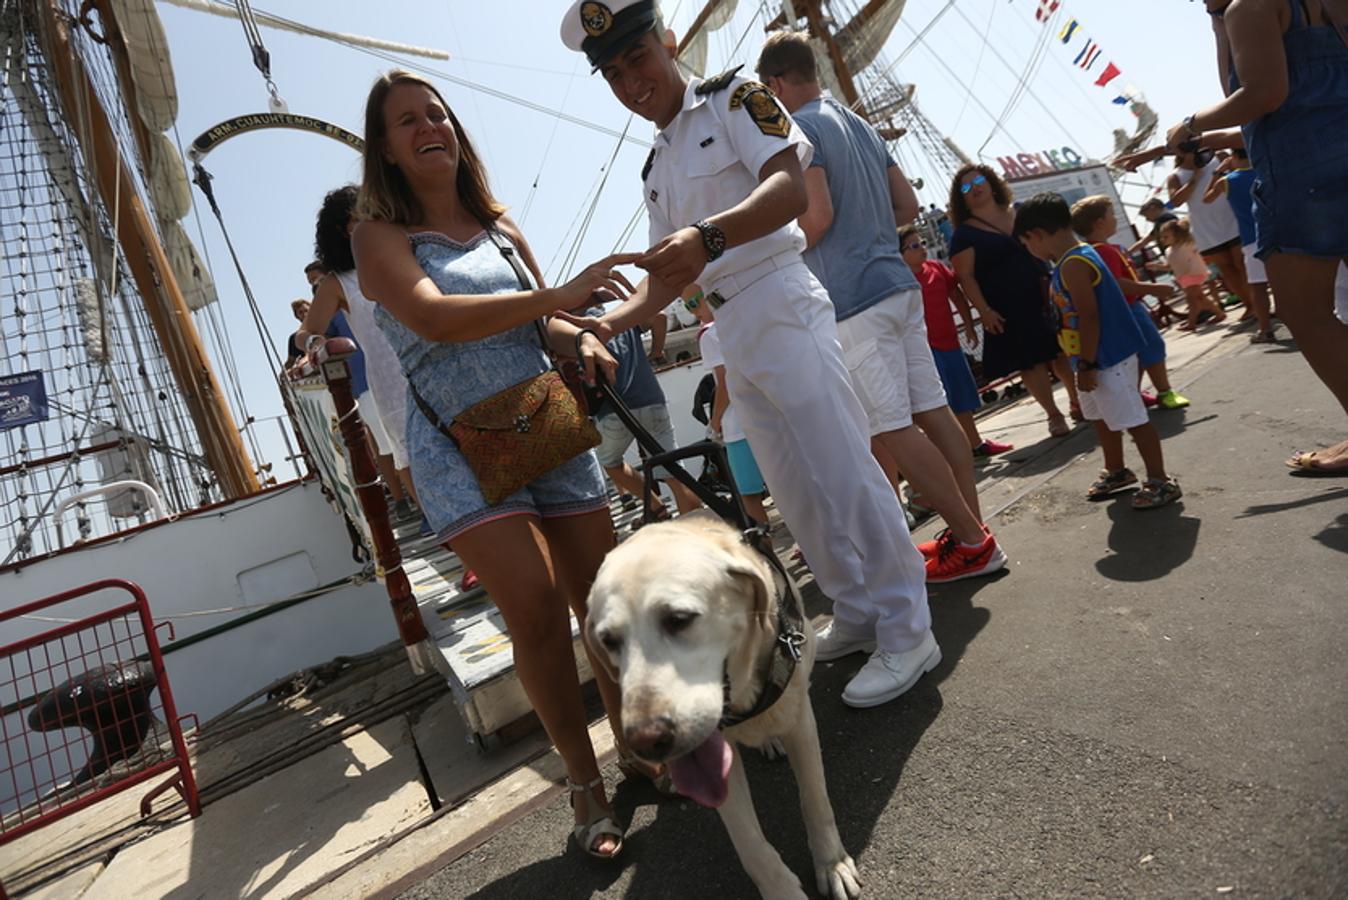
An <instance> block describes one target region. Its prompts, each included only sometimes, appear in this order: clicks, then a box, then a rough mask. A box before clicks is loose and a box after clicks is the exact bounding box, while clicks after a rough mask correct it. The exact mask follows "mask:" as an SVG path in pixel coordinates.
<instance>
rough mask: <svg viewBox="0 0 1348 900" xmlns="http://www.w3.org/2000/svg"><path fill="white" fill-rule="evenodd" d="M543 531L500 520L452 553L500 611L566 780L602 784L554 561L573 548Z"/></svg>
mask: <svg viewBox="0 0 1348 900" xmlns="http://www.w3.org/2000/svg"><path fill="white" fill-rule="evenodd" d="M604 516H605V519H607V514H606V513H605V514H604ZM609 528H610V533H611V530H612V526H611V525H610V526H609ZM543 529H544V526H543V525H541V524H540V522H539V520H538V519H536V518H534V517H533V516H511V517H509V518H505V519H497V520H496V521H494V522H487V523H485V524H483V525H479V526H477V527H476V528H473V529H471V530H469V531H466V532H464V533H463V534H461V535H459V536H458V537H456V538H454V542H453V549H454V552H455V553H457V554H458V555H459V558H460V559H461V560H463V563H464V565H465V566H467V567H468V568H470V569H472V570H473V571H474V572H476V573H477V577H478V578H479V579H480V580H481V582H482V586H483V587H484V588H486V590H487V593H488V594H489V595H490V596H491V599H492V601H493V602H494V603H495V604H496V606H497V608H498V609H500V610H501V616H502V618H504V619H505V624H506V628H507V629H509V631H510V639H511V642H512V643H513V644H514V649H515V673H516V675H518V676H519V679H520V684H521V685H522V686H523V687H524V692H525V694H527V695H528V697H529V702H530V704H531V705H532V706H533V708H534V712H536V713H537V714H538V718H539V721H541V722H542V723H543V728H544V730H546V731H547V733H548V737H549V738H550V739H551V740H552V743H553V744H554V745H555V746H556V747H557V752H558V753H559V754H560V755H561V757H562V761H563V763H564V764H565V766H566V773H567V777H568V778H570V779H571V780H572V781H573V782H575V783H577V784H586V783H588V782H591V781H593V780H594V779H596V778H598V777H599V765H598V763H597V762H596V761H595V757H594V747H593V746H592V745H591V743H590V735H589V731H588V729H587V725H586V717H585V704H584V701H583V700H582V698H581V692H580V678H579V677H578V676H577V674H576V657H575V653H574V651H573V650H572V643H571V620H570V616H569V615H568V610H567V605H568V601H569V600H570V599H571V598H570V594H571V591H570V589H569V588H568V587H567V586H566V585H564V584H563V583H562V582H561V580H560V579H559V577H558V572H557V568H556V565H555V559H556V554H557V553H560V552H562V551H563V550H566V551H568V552H569V551H570V550H571V549H572V548H571V547H570V546H569V545H568V546H567V547H565V548H561V547H552V546H550V545H549V541H548V539H547V537H545V534H544V530H543ZM611 540H612V538H611V537H610V541H611ZM600 555H601V556H602V553H601V554H600ZM602 792H603V787H602V785H601V786H600V788H599V789H598V790H597V791H596V792H595V794H594V795H593V799H597V800H599V801H600V802H601V803H602V802H605V801H604V800H603V796H604V795H603V793H602ZM586 806H587V804H581V803H577V804H576V821H577V822H578V823H579V822H582V821H584V820H585V813H586V812H587V811H588V810H587V809H586ZM617 845H618V842H617V841H615V840H614V839H613V838H612V837H607V836H606V837H602V838H600V839H598V840H597V841H596V842H595V845H594V846H593V847H592V848H591V849H593V850H596V851H597V852H600V853H611V852H613V850H614V849H615V848H616V847H617Z"/></svg>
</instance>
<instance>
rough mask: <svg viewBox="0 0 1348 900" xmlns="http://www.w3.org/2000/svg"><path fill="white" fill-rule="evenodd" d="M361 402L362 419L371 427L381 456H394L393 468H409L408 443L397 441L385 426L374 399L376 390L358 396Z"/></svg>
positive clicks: (357, 399)
mask: <svg viewBox="0 0 1348 900" xmlns="http://www.w3.org/2000/svg"><path fill="white" fill-rule="evenodd" d="M356 402H357V403H358V404H360V420H361V421H362V422H364V423H365V427H366V428H368V429H370V435H371V436H372V437H374V445H375V446H376V447H378V448H379V455H380V456H391V457H393V468H395V469H406V468H407V444H406V443H405V442H404V441H395V440H393V438H392V436H391V435H390V434H389V433H388V429H387V428H386V427H385V426H384V417H383V415H381V414H380V412H379V404H378V403H377V402H376V401H375V399H374V391H366V392H365V393H363V394H361V395H360V396H359V397H357V398H356Z"/></svg>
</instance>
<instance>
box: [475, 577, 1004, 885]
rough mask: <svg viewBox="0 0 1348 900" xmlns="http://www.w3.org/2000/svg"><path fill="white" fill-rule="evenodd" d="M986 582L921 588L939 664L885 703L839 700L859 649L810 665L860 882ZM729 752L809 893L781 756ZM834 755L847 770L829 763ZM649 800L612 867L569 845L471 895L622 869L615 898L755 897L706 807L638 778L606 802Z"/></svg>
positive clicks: (591, 880)
mask: <svg viewBox="0 0 1348 900" xmlns="http://www.w3.org/2000/svg"><path fill="white" fill-rule="evenodd" d="M988 582H989V579H980V580H978V581H964V582H958V583H956V584H951V585H944V586H942V587H941V589H940V592H939V594H937V593H935V592H934V593H933V596H932V598H931V607H932V617H933V626H932V627H933V630H934V631H935V633H936V637H937V640H938V641H939V642H940V644H941V651H942V655H943V660H942V662H941V665H940V666H938V667H937V668H936V669H935V670H933V671H932V672H931V673H930V674H929V675H928V676H926V677H924V678H923V679H921V680H920V681H919V682H918V683H917V685H916V686H915V687H914V688H913V689H912V690H910V691H909V692H908V693H907V694H905V695H903V696H902V697H900V698H899V699H898V700H895V701H894V702H892V703H888V704H885V705H884V706H880V707H877V708H875V709H868V710H858V709H850V708H848V707H847V706H844V705H843V703H842V701H841V699H840V697H841V694H842V690H843V687H844V686H845V685H846V684H847V681H848V679H850V678H851V677H852V675H853V674H855V672H856V670H857V669H859V668H860V667H861V665H862V664H863V663H864V662H865V659H866V658H865V656H863V655H862V654H854V655H852V656H849V657H845V658H843V659H841V660H836V661H834V662H831V663H819V664H816V666H815V668H814V672H813V677H812V684H811V689H810V696H811V699H812V700H813V702H814V712H815V718H816V720H817V722H818V726H819V742H820V745H821V747H822V750H823V756H824V769H825V772H826V774H827V779H828V787H829V797H830V798H831V799H832V801H833V812H834V816H835V817H836V819H837V822H838V830H839V833H840V834H841V836H842V842H843V845H844V846H845V847H846V848H847V850H848V852H849V853H851V854H852V857H853V858H854V859H856V860H857V865H858V866H859V867H860V869H861V876H862V878H863V879H865V878H867V873H868V870H869V872H870V875H871V878H872V879H873V880H872V888H874V887H875V886H877V885H878V878H879V877H880V873H881V872H883V871H884V870H885V868H886V867H887V866H888V865H889V861H887V860H881V859H874V860H871V859H868V858H867V857H866V855H865V850H866V848H867V846H868V844H869V843H870V840H871V837H872V834H873V832H874V830H875V827H876V823H877V821H878V820H879V818H880V816H881V815H882V814H883V813H884V811H885V809H886V808H887V807H888V806H889V805H890V803H891V801H892V799H893V797H894V794H895V793H896V792H897V790H898V789H899V781H900V778H901V776H902V774H903V770H904V766H905V764H906V763H907V761H908V758H909V756H910V755H911V754H912V752H913V750H914V748H916V747H917V745H918V743H919V742H920V741H921V739H922V736H923V734H924V733H925V732H926V730H927V728H928V727H929V726H930V725H931V724H932V722H934V721H935V720H936V717H937V716H938V715H940V712H941V709H942V707H943V705H944V702H943V700H942V697H941V692H940V684H941V682H942V681H943V680H944V679H945V678H946V676H948V675H949V674H950V673H951V672H952V671H954V669H955V667H956V666H957V665H958V664H959V661H960V659H961V658H962V657H963V656H964V651H965V648H966V647H967V646H968V645H969V643H970V642H971V641H972V640H973V639H974V637H975V636H976V635H977V634H978V632H979V631H981V630H982V629H983V627H984V626H986V625H987V623H988V621H989V620H990V618H991V613H990V612H989V611H988V610H987V609H984V608H981V607H976V606H974V604H973V597H974V595H975V594H976V593H977V592H978V590H979V588H980V587H981V586H982V585H984V584H987V583H988ZM811 593H815V596H814V597H811V598H808V600H807V607H816V608H817V607H818V602H819V601H820V600H823V601H824V602H825V603H827V600H826V599H825V598H822V597H820V596H819V595H818V594H817V592H811ZM740 753H741V754H742V755H743V759H744V765H745V769H746V770H747V772H748V776H749V783H750V786H751V789H752V792H753V796H754V806H755V808H756V809H757V810H758V816H759V821H760V823H761V824H762V826H763V831H764V833H765V834H766V835H767V838H768V841H769V842H770V843H771V844H772V845H773V847H774V848H776V850H777V852H778V853H779V854H781V857H782V859H783V860H784V861H785V862H786V864H787V865H788V866H789V867H790V868H791V869H792V871H794V872H796V874H797V875H798V876H799V877H800V879H801V885H802V887H803V888H804V889H805V892H806V893H807V894H809V895H811V896H813V895H814V894H815V888H814V873H813V866H812V864H811V862H810V850H809V846H808V845H807V843H806V836H805V825H804V822H803V820H802V818H801V813H800V802H799V795H798V793H797V790H796V783H795V778H794V776H793V774H792V772H791V767H790V765H789V763H788V762H786V761H784V760H773V761H770V760H768V759H766V758H765V757H764V756H763V755H762V754H761V753H759V752H758V751H756V750H752V749H748V750H746V749H744V748H740ZM842 760H846V761H848V765H845V766H844V765H840V764H839V763H840V761H842ZM651 806H654V807H655V813H654V817H653V818H652V819H650V821H648V822H647V823H646V824H645V825H640V824H639V825H638V826H637V827H636V828H635V829H634V830H633V831H631V832H630V833H629V834H628V836H627V838H626V841H625V843H626V846H625V847H624V849H623V855H622V858H621V861H620V862H617V863H616V864H612V865H610V864H604V863H600V862H598V861H592V860H588V859H586V860H585V865H577V859H578V855H577V851H576V850H575V849H574V848H570V849H569V850H568V852H567V853H565V854H558V855H557V856H555V857H552V858H550V859H546V860H541V861H539V862H536V863H534V864H532V865H528V866H525V867H523V868H521V869H518V870H516V871H514V872H511V873H510V874H509V875H507V876H505V877H503V878H500V879H498V880H497V881H495V882H493V883H491V884H488V885H486V886H484V887H483V888H482V889H480V890H478V891H476V892H475V893H473V894H472V895H471V896H472V897H473V898H479V900H516V898H519V897H525V896H547V895H548V894H549V891H550V890H555V889H556V888H557V887H558V886H560V885H566V891H567V893H568V895H570V896H590V895H593V894H595V893H601V892H604V891H606V890H609V889H611V887H612V885H613V883H614V882H615V881H616V880H617V879H618V878H619V877H620V876H621V875H622V874H623V873H624V872H630V877H631V880H630V883H629V884H628V885H627V886H626V887H625V888H624V890H623V893H624V894H625V895H626V896H630V897H695V896H715V897H754V896H757V892H756V890H755V888H754V886H753V883H752V882H751V881H750V880H749V877H748V876H747V875H746V874H745V873H744V869H743V867H742V866H741V865H740V862H739V858H738V856H736V854H735V850H734V848H733V847H732V846H731V844H730V841H729V838H728V837H727V835H726V832H725V828H724V827H723V826H722V825H721V823H720V819H719V817H718V816H717V814H716V813H715V812H714V811H713V810H710V809H703V808H701V807H698V806H696V805H695V804H693V803H692V802H690V801H686V800H682V799H677V798H673V799H672V798H661V797H659V795H658V794H656V793H655V791H654V790H653V789H652V788H651V787H650V786H649V785H647V784H645V783H641V782H633V781H626V782H623V783H622V784H621V785H620V786H619V788H618V790H617V792H616V793H615V795H614V807H615V809H617V811H618V814H619V816H620V817H621V818H623V819H624V820H627V821H630V820H631V819H633V817H637V818H645V815H646V814H645V813H644V809H643V808H645V807H651ZM552 895H553V896H556V895H557V894H556V893H553V894H552Z"/></svg>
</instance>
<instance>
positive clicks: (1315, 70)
mask: <svg viewBox="0 0 1348 900" xmlns="http://www.w3.org/2000/svg"><path fill="white" fill-rule="evenodd" d="M1205 5H1206V6H1207V10H1208V12H1209V13H1211V14H1212V16H1213V30H1214V33H1215V36H1216V40H1217V64H1218V68H1219V71H1220V72H1221V75H1222V89H1223V90H1224V91H1225V92H1226V98H1225V99H1224V100H1222V101H1221V102H1219V103H1217V104H1215V105H1213V106H1210V107H1208V108H1207V109H1203V110H1199V111H1198V112H1196V113H1194V114H1193V115H1191V116H1187V117H1186V118H1185V119H1184V121H1182V122H1180V123H1179V124H1177V125H1174V126H1172V127H1171V128H1170V131H1169V132H1168V133H1167V135H1166V144H1167V147H1168V148H1169V149H1170V150H1172V151H1173V150H1178V149H1180V147H1181V145H1185V146H1186V147H1187V146H1192V145H1191V144H1190V142H1193V141H1198V142H1200V143H1202V144H1204V145H1209V144H1210V143H1211V141H1210V140H1209V139H1208V134H1209V133H1210V132H1214V131H1219V130H1220V129H1224V128H1230V127H1232V126H1236V125H1239V126H1240V128H1241V132H1242V135H1243V138H1244V142H1245V148H1246V150H1247V151H1248V153H1249V157H1250V165H1251V168H1253V169H1254V174H1255V183H1254V186H1253V188H1252V189H1251V193H1252V195H1253V197H1254V226H1255V243H1256V248H1255V256H1256V257H1257V258H1258V259H1260V260H1263V262H1264V268H1265V269H1266V271H1267V275H1268V282H1269V286H1270V287H1271V288H1272V289H1273V294H1274V296H1275V297H1276V298H1277V304H1278V317H1279V318H1281V319H1282V321H1283V323H1284V324H1285V325H1286V326H1287V327H1288V329H1289V330H1290V331H1291V332H1292V336H1293V337H1294V338H1296V342H1297V344H1298V346H1300V348H1301V352H1302V354H1303V355H1304V356H1305V357H1306V362H1308V363H1310V366H1311V368H1312V369H1313V370H1314V371H1315V374H1316V375H1318V376H1319V377H1320V380H1321V381H1323V382H1324V383H1325V386H1326V387H1328V388H1329V390H1330V391H1331V392H1332V393H1333V394H1334V397H1335V398H1336V399H1337V400H1338V401H1339V403H1340V404H1341V405H1342V406H1343V408H1344V410H1345V411H1348V325H1345V324H1344V323H1343V322H1342V321H1340V320H1339V319H1338V318H1337V317H1336V316H1335V315H1334V279H1335V274H1336V272H1337V271H1338V270H1339V268H1340V267H1341V266H1342V265H1343V264H1344V263H1345V262H1348V215H1345V213H1344V210H1345V209H1348V139H1345V137H1344V136H1345V135H1348V4H1346V3H1344V2H1343V0H1333V2H1331V0H1205ZM1340 433H1341V432H1340ZM1287 465H1288V467H1289V468H1290V469H1291V470H1292V473H1293V474H1295V475H1312V476H1348V440H1345V441H1342V442H1340V443H1338V444H1335V445H1334V446H1331V447H1327V448H1324V449H1320V450H1314V451H1309V452H1297V453H1295V454H1293V455H1292V457H1291V458H1290V459H1288V460H1287Z"/></svg>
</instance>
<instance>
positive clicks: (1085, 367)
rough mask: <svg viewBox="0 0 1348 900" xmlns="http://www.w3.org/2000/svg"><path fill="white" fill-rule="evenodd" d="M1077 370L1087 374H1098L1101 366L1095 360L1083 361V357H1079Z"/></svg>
mask: <svg viewBox="0 0 1348 900" xmlns="http://www.w3.org/2000/svg"><path fill="white" fill-rule="evenodd" d="M1077 369H1078V370H1081V371H1087V372H1098V371H1100V364H1099V363H1097V362H1096V361H1095V360H1093V359H1082V358H1081V357H1077Z"/></svg>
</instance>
